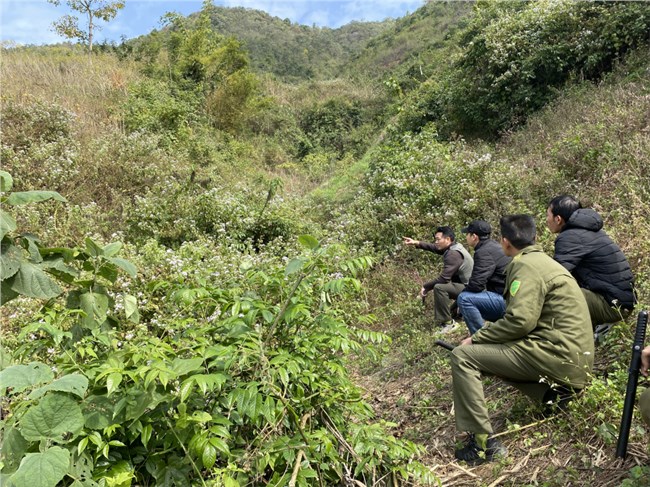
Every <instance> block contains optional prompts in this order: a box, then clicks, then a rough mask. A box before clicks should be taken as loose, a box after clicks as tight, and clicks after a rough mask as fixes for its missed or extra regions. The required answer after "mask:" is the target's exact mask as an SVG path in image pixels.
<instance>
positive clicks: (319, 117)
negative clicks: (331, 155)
mask: <svg viewBox="0 0 650 487" xmlns="http://www.w3.org/2000/svg"><path fill="white" fill-rule="evenodd" d="M361 115H362V114H361V107H360V105H359V103H358V102H350V101H348V100H344V99H336V98H332V99H330V100H327V101H326V102H325V103H323V104H321V105H317V106H314V107H312V108H311V109H310V110H307V111H306V112H305V113H304V114H303V115H302V121H301V126H302V130H303V131H304V132H305V134H306V135H307V137H309V140H310V143H311V144H313V145H314V146H316V147H321V148H323V149H326V150H331V151H334V152H336V153H337V154H339V156H342V155H343V154H345V153H346V152H348V151H350V152H356V151H355V149H357V148H356V147H354V145H353V142H354V141H353V140H350V135H351V134H353V133H354V130H355V129H356V128H358V127H359V126H360V125H361V123H362V116H361ZM310 149H311V148H310V147H303V148H301V154H300V155H302V156H304V155H307V154H308V153H309V152H311V150H310Z"/></svg>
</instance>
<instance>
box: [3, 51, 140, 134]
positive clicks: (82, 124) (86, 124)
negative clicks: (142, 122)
mask: <svg viewBox="0 0 650 487" xmlns="http://www.w3.org/2000/svg"><path fill="white" fill-rule="evenodd" d="M137 78H138V74H137V71H136V67H135V65H134V64H133V63H130V62H128V61H124V60H118V59H117V57H116V56H115V55H112V54H106V53H100V54H94V55H93V56H92V57H89V56H88V55H87V54H86V53H85V52H83V51H82V50H79V49H76V46H68V47H58V46H56V47H54V46H46V47H38V48H36V47H29V48H15V49H2V52H1V63H0V86H1V88H2V99H3V101H5V100H12V101H14V102H17V103H32V102H47V103H56V104H58V105H60V106H62V107H63V108H66V109H68V110H70V111H72V112H73V113H74V114H75V115H76V116H77V117H78V118H77V119H78V122H79V123H76V124H75V127H76V128H78V129H79V130H80V131H81V132H82V133H81V134H80V135H87V136H91V137H92V136H94V135H97V134H98V132H100V131H102V130H105V127H106V125H107V124H108V125H111V126H116V125H118V126H119V124H120V120H119V118H118V117H115V116H114V115H113V114H114V113H115V110H114V107H116V106H117V105H118V104H119V103H122V102H123V101H124V100H125V98H126V95H127V88H128V86H129V84H130V83H132V82H133V81H135V80H136V79H137Z"/></svg>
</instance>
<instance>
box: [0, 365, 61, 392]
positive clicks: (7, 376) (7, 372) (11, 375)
mask: <svg viewBox="0 0 650 487" xmlns="http://www.w3.org/2000/svg"><path fill="white" fill-rule="evenodd" d="M53 378H54V374H53V373H52V369H50V367H49V366H47V365H45V364H44V363H41V362H32V363H30V364H28V365H12V366H11V367H8V368H6V369H4V370H3V371H2V372H0V391H4V390H6V389H8V388H11V393H12V394H16V393H18V392H22V391H24V390H25V389H27V388H28V387H31V386H35V385H38V384H43V383H44V382H49V381H51V380H52V379H53ZM2 395H4V392H3V394H2Z"/></svg>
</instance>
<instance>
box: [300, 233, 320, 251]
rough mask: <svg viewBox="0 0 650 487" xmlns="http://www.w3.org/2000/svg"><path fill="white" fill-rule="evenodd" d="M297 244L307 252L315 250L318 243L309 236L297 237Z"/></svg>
mask: <svg viewBox="0 0 650 487" xmlns="http://www.w3.org/2000/svg"><path fill="white" fill-rule="evenodd" d="M298 243H299V244H300V245H302V246H303V247H306V248H308V249H309V250H315V249H317V248H318V246H319V245H320V243H319V242H318V240H316V239H315V238H314V237H312V236H311V235H300V236H299V237H298Z"/></svg>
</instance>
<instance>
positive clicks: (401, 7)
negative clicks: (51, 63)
mask: <svg viewBox="0 0 650 487" xmlns="http://www.w3.org/2000/svg"><path fill="white" fill-rule="evenodd" d="M424 2H425V0H404V1H400V0H317V1H308V0H242V1H235V0H215V2H214V3H215V4H216V5H220V6H226V7H247V8H253V9H257V10H263V11H265V12H268V13H269V14H271V15H273V16H276V17H280V18H282V19H285V18H288V19H290V20H291V21H292V22H296V23H300V24H304V25H313V24H315V25H318V26H321V27H332V28H336V27H340V26H342V25H345V24H348V23H350V22H352V21H353V20H357V21H364V20H365V21H374V20H384V19H386V18H398V17H403V16H404V15H406V14H407V13H412V12H414V11H415V10H417V9H418V8H419V7H421V6H422V5H423V4H424ZM125 3H126V6H125V8H124V9H123V10H121V11H120V12H119V13H118V14H117V17H115V19H114V20H113V21H111V22H109V23H100V25H101V27H102V29H101V30H99V31H97V32H96V34H95V40H96V41H97V42H101V41H103V40H109V41H116V42H119V41H120V39H121V37H122V36H125V37H126V38H127V39H130V38H132V37H137V36H139V35H142V34H146V33H148V32H151V30H153V29H156V28H160V23H159V21H160V18H161V17H162V16H163V15H164V14H165V13H167V12H178V13H181V14H183V15H189V14H191V13H193V12H197V11H198V10H200V9H201V4H202V2H201V1H200V0H125ZM66 13H70V12H69V10H67V8H66V7H65V0H61V6H59V7H56V6H54V5H52V4H50V3H48V2H47V1H46V0H0V40H2V41H3V42H6V41H14V42H16V43H18V44H53V43H56V42H61V41H64V40H65V39H63V38H61V37H59V36H58V35H57V34H56V33H54V32H53V31H52V22H53V21H55V20H56V19H58V18H59V17H60V16H61V15H64V14H66Z"/></svg>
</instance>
